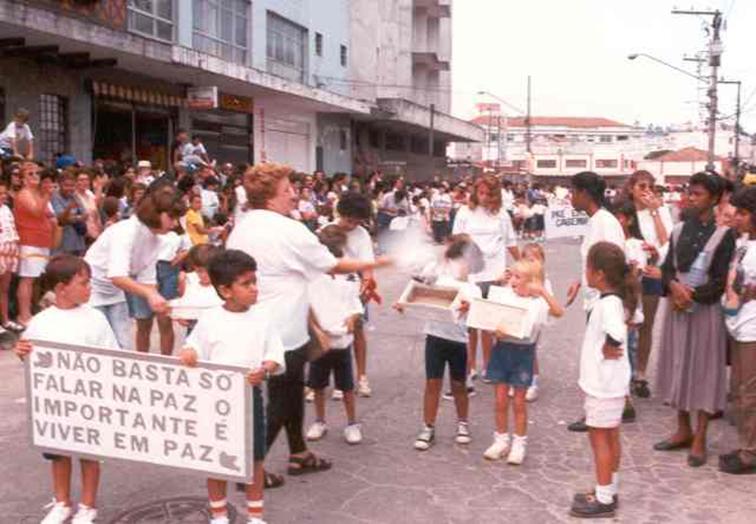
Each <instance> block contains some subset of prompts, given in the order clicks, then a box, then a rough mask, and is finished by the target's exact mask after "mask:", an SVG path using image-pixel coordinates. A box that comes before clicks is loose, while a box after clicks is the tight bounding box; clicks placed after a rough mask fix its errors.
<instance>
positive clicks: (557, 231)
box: [544, 206, 589, 239]
mask: <svg viewBox="0 0 756 524" xmlns="http://www.w3.org/2000/svg"><path fill="white" fill-rule="evenodd" d="M544 218H545V226H546V238H547V239H549V238H563V237H576V236H583V235H585V233H586V231H587V230H588V218H589V217H588V215H587V214H585V213H584V212H582V211H577V210H575V209H574V208H573V207H572V206H555V207H548V208H547V209H546V216H545V217H544Z"/></svg>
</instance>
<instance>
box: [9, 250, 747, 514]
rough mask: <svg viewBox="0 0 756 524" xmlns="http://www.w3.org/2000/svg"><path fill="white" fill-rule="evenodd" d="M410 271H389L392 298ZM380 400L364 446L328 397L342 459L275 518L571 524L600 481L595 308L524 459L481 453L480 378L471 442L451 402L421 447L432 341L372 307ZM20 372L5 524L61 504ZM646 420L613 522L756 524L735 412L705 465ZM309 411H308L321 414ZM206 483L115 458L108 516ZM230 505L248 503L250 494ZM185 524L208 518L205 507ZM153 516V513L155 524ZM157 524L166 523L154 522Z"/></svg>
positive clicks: (554, 382) (328, 450) (538, 418)
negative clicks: (589, 365) (670, 445)
mask: <svg viewBox="0 0 756 524" xmlns="http://www.w3.org/2000/svg"><path fill="white" fill-rule="evenodd" d="M547 258H548V261H549V263H548V270H549V275H550V278H551V279H552V281H553V283H554V287H555V289H556V291H557V293H558V295H560V296H564V293H565V290H566V288H567V286H568V284H569V283H570V282H571V281H572V280H573V279H574V278H575V277H577V276H578V275H577V269H576V268H577V267H579V257H578V251H577V243H576V242H574V241H563V242H559V243H554V244H549V245H548V246H547ZM405 281H406V276H404V275H400V274H396V273H391V272H383V274H382V275H381V278H380V282H381V288H382V291H383V293H384V294H385V298H386V299H387V302H388V303H391V301H392V300H395V299H396V298H397V296H398V294H399V292H400V291H401V288H402V287H403V285H404V283H405ZM371 319H372V328H371V329H372V330H371V331H370V332H369V340H370V343H369V346H370V348H369V353H370V357H369V372H370V373H369V374H370V379H371V382H372V385H373V387H374V395H373V397H372V398H370V399H365V400H360V401H359V402H358V406H357V407H358V413H359V418H360V419H361V421H362V423H363V425H364V426H363V428H364V433H365V441H364V442H363V444H361V445H359V446H349V445H347V444H346V443H345V442H344V441H343V438H342V436H341V430H342V428H343V425H344V415H343V410H342V409H341V406H340V405H339V404H337V403H335V402H330V401H329V403H328V409H329V417H328V418H329V423H330V424H329V425H330V432H329V434H328V435H327V437H326V438H325V439H324V440H323V441H322V442H320V443H316V444H315V445H314V446H313V448H314V449H315V450H317V451H318V452H320V453H322V454H324V455H325V456H327V457H329V458H332V459H333V460H334V463H335V465H334V468H333V470H332V471H329V472H327V473H323V474H318V475H311V476H305V477H298V478H293V477H288V478H287V484H286V486H285V487H283V488H281V489H278V490H274V491H269V492H267V494H266V508H267V510H266V513H267V519H268V520H269V521H270V522H272V523H284V522H292V523H293V522H317V523H321V522H322V523H342V522H343V523H353V522H354V523H357V522H364V523H367V522H371V523H372V522H375V523H405V522H406V523H424V522H428V523H431V522H433V523H439V522H449V523H464V522H506V523H511V524H515V523H520V522H522V523H527V524H533V523H541V522H570V521H573V520H575V519H572V518H571V517H569V516H568V515H567V510H568V507H569V504H570V501H571V499H572V495H573V493H574V492H575V490H576V489H582V488H589V487H591V486H592V485H593V475H592V462H591V455H590V449H589V444H588V440H587V438H586V436H585V435H583V434H574V433H569V432H568V431H567V430H566V424H567V423H569V422H571V421H573V420H575V419H576V418H577V417H578V416H579V415H580V414H581V395H580V393H579V391H578V388H577V386H576V381H577V365H578V351H579V347H580V342H581V339H582V335H583V325H584V324H583V316H582V312H581V311H580V310H579V308H578V307H576V306H573V308H572V309H571V310H570V311H569V313H568V314H567V315H566V317H565V318H564V319H562V320H561V321H560V322H558V323H556V324H555V325H554V326H552V327H550V328H548V331H547V332H546V333H545V336H544V337H543V342H542V346H541V348H540V349H539V356H540V360H541V367H542V388H541V397H540V399H539V400H538V401H537V402H536V403H534V404H531V405H530V409H529V417H528V418H529V445H528V456H527V458H526V461H525V463H524V464H523V465H522V466H519V467H515V466H508V465H506V464H505V463H488V462H486V461H484V459H483V457H482V454H483V451H484V450H485V448H486V447H487V446H488V445H489V444H490V440H491V436H492V431H493V411H492V409H493V407H492V389H491V388H490V387H489V386H486V385H479V386H478V390H479V395H478V396H477V397H475V398H473V399H472V401H471V431H472V433H473V439H474V440H473V442H472V444H470V445H469V446H467V447H460V446H456V445H455V444H454V442H453V432H454V410H453V405H452V403H450V402H442V406H441V413H440V417H439V421H438V429H437V442H436V445H435V446H434V447H433V448H432V449H431V450H430V451H428V452H425V453H418V452H417V451H415V450H413V449H412V442H413V439H414V437H415V434H416V432H417V430H418V429H419V424H420V420H421V418H420V416H421V396H422V387H423V380H424V370H423V369H424V368H423V337H422V334H421V332H420V330H421V326H420V325H419V323H418V321H417V320H413V319H411V318H408V317H402V316H400V315H398V314H396V313H394V312H392V311H390V310H389V309H388V308H385V307H384V308H382V309H377V308H373V309H372V310H371ZM22 386H23V383H22V376H21V374H20V366H19V365H18V363H17V362H16V361H15V359H14V358H13V357H12V356H11V355H9V354H8V353H7V352H3V353H2V354H0V459H1V460H0V479H2V482H1V483H0V523H6V522H7V523H16V522H29V523H31V522H38V521H39V518H40V517H41V516H42V515H43V510H42V505H43V504H45V503H46V502H47V501H48V500H49V497H50V495H49V493H50V484H49V474H48V468H47V465H46V464H45V462H44V461H43V460H42V459H41V458H40V457H39V455H38V453H37V452H35V451H34V450H32V449H31V448H30V447H29V446H28V444H27V440H28V438H27V434H26V429H25V406H24V405H23V404H22V403H21V402H20V398H21V397H22V396H23V387H22ZM636 407H637V409H638V421H637V422H636V423H634V424H627V425H625V426H623V434H622V445H623V464H622V471H621V488H620V490H621V491H620V493H621V503H622V506H621V508H620V510H619V512H618V516H617V518H616V519H615V520H616V521H618V522H633V523H664V522H669V523H685V522H691V523H704V522H705V523H711V522H723V523H753V522H756V496H754V494H755V493H756V478H754V477H740V478H738V477H732V476H728V475H724V474H721V473H719V472H718V471H717V470H716V455H717V454H718V453H722V452H725V451H729V450H730V449H731V448H732V447H733V446H734V444H735V433H734V428H732V427H731V426H730V425H729V424H728V422H727V421H726V420H719V421H716V422H714V423H713V424H712V426H711V432H710V444H709V454H710V459H709V464H708V465H707V466H705V467H703V468H700V469H697V470H694V469H690V468H689V467H687V465H686V464H685V457H686V456H685V454H684V452H681V453H659V452H654V451H653V450H652V449H651V446H652V444H653V443H654V442H656V441H657V440H659V439H661V438H663V437H665V436H667V434H668V432H670V431H671V427H672V424H673V417H674V413H673V412H672V410H671V409H669V408H667V407H664V406H662V405H661V404H660V403H659V402H658V401H657V400H655V399H654V398H653V397H652V398H651V399H649V400H644V401H636ZM311 409H312V408H311V407H308V415H310V417H309V418H310V419H311V418H312V417H311ZM285 457H286V455H285V442H284V440H283V438H281V439H279V441H278V442H277V443H276V447H275V448H274V450H273V451H272V453H271V457H270V460H269V468H270V469H271V470H273V471H279V472H280V471H283V470H284V468H285V464H286V463H285ZM203 495H204V482H203V480H202V479H198V478H196V477H192V476H187V475H185V474H179V473H175V472H172V471H170V470H163V469H161V468H157V467H143V466H137V465H133V464H124V463H115V462H113V463H108V464H105V466H104V468H103V479H102V489H101V496H100V500H99V506H100V507H101V520H100V522H103V523H108V522H111V521H112V519H114V518H115V517H116V516H117V515H120V514H122V513H123V512H124V511H125V510H127V509H129V508H132V507H140V506H143V505H144V504H146V503H149V502H150V501H153V500H156V501H157V500H162V499H171V498H178V497H192V498H195V497H202V496H203ZM230 499H231V500H232V502H233V503H234V504H236V506H237V508H238V509H240V510H242V509H243V505H242V504H243V499H242V497H241V495H240V494H237V493H233V492H231V494H230ZM172 521H175V522H190V521H191V522H199V520H197V515H195V516H194V517H193V518H191V519H190V518H187V519H180V520H176V519H172ZM150 522H153V521H150ZM154 522H164V521H162V520H160V521H154Z"/></svg>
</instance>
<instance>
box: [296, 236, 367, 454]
mask: <svg viewBox="0 0 756 524" xmlns="http://www.w3.org/2000/svg"><path fill="white" fill-rule="evenodd" d="M318 239H319V240H320V243H321V244H323V245H324V246H326V247H327V248H328V250H329V251H330V252H331V253H332V254H333V256H335V257H338V258H341V257H343V256H344V250H345V247H346V242H347V234H346V232H345V231H344V230H343V229H342V228H340V227H338V226H336V225H328V226H326V227H324V228H323V229H321V230H320V231H319V232H318ZM351 276H352V275H349V276H347V277H343V276H341V275H327V274H323V275H321V276H320V277H318V278H317V279H315V280H313V281H312V282H311V283H310V286H309V289H308V295H309V300H310V308H311V317H312V318H311V327H312V329H313V330H314V331H315V332H316V334H317V335H318V339H319V340H321V341H322V342H321V343H322V344H323V349H324V350H325V353H324V354H323V355H322V356H321V357H320V358H318V359H317V360H315V361H313V362H311V363H310V373H309V377H308V380H307V385H308V387H310V388H311V389H312V390H313V392H314V394H315V414H316V420H315V422H314V423H313V424H312V426H310V429H309V430H308V431H307V440H320V439H321V438H323V436H325V434H326V432H327V431H328V426H326V421H325V388H326V387H327V386H328V382H329V377H330V375H331V372H333V376H334V382H335V386H336V389H337V390H338V391H341V392H342V395H343V400H344V408H345V410H346V415H347V427H346V428H345V429H344V439H345V440H346V441H347V442H348V443H349V444H359V443H360V442H362V428H361V427H360V425H359V424H358V423H357V420H356V415H355V405H354V404H355V403H354V378H353V373H352V355H351V351H350V350H351V345H352V343H353V341H354V326H355V324H356V322H357V320H358V319H359V318H360V316H361V315H362V311H363V309H362V303H361V302H360V300H359V296H358V294H357V289H358V284H357V282H356V279H353V280H350V277H351Z"/></svg>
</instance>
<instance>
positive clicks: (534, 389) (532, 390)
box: [525, 386, 538, 402]
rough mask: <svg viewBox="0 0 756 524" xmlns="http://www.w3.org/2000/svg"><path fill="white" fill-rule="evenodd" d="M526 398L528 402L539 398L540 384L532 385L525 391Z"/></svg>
mask: <svg viewBox="0 0 756 524" xmlns="http://www.w3.org/2000/svg"><path fill="white" fill-rule="evenodd" d="M525 400H527V401H528V402H535V401H536V400H538V386H530V387H529V388H528V391H527V392H526V393H525Z"/></svg>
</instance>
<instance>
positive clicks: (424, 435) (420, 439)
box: [415, 425, 436, 451]
mask: <svg viewBox="0 0 756 524" xmlns="http://www.w3.org/2000/svg"><path fill="white" fill-rule="evenodd" d="M434 440H436V431H435V430H434V429H433V428H432V427H430V426H426V425H423V429H421V430H420V433H418V434H417V438H416V439H415V449H416V450H418V451H426V450H428V449H430V447H431V446H432V445H433V441H434Z"/></svg>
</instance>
